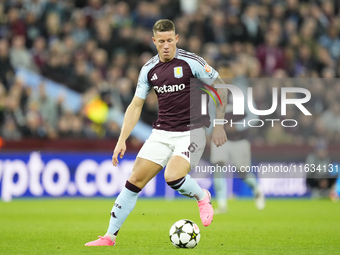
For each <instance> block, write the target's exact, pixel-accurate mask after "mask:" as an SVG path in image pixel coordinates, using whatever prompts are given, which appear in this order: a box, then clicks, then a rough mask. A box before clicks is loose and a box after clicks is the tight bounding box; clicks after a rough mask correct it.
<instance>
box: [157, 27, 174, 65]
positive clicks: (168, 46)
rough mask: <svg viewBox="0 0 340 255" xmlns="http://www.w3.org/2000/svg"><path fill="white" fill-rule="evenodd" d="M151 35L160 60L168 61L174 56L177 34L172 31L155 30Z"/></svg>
mask: <svg viewBox="0 0 340 255" xmlns="http://www.w3.org/2000/svg"><path fill="white" fill-rule="evenodd" d="M154 36H155V37H152V40H153V43H154V44H155V45H156V48H157V51H158V54H159V57H160V60H161V61H162V62H168V61H170V60H172V59H173V58H174V57H175V54H176V43H177V41H178V35H176V34H175V32H174V31H166V32H158V31H157V32H156V33H155V34H154Z"/></svg>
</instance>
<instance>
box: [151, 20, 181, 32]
mask: <svg viewBox="0 0 340 255" xmlns="http://www.w3.org/2000/svg"><path fill="white" fill-rule="evenodd" d="M152 31H153V34H154V35H155V33H156V32H167V31H174V32H175V24H174V23H173V22H172V21H171V20H168V19H160V20H159V21H157V22H156V23H155V25H153V28H152Z"/></svg>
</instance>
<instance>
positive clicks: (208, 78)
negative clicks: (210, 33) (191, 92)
mask: <svg viewBox="0 0 340 255" xmlns="http://www.w3.org/2000/svg"><path fill="white" fill-rule="evenodd" d="M187 54H190V55H192V56H193V57H196V58H199V59H200V61H201V62H202V63H204V66H202V64H201V63H200V62H199V61H198V60H195V59H192V58H188V57H185V56H178V59H182V60H184V61H185V62H187V63H188V65H189V66H190V69H191V72H192V73H193V75H194V76H195V77H196V78H198V79H200V80H201V81H203V82H204V83H206V84H208V85H211V84H213V83H214V81H215V80H216V78H217V77H218V72H217V71H216V70H215V69H214V68H212V67H211V66H209V65H208V64H207V62H206V61H205V60H204V59H203V58H201V57H199V56H197V55H195V54H193V53H189V52H187ZM205 66H208V67H210V69H211V71H210V72H207V71H206V70H205Z"/></svg>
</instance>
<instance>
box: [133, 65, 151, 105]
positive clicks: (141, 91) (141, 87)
mask: <svg viewBox="0 0 340 255" xmlns="http://www.w3.org/2000/svg"><path fill="white" fill-rule="evenodd" d="M150 90H151V86H150V84H149V81H148V70H147V68H146V67H145V66H144V67H143V68H142V70H141V71H140V73H139V77H138V83H137V88H136V92H135V95H136V96H138V97H140V98H141V99H145V98H146V96H147V95H149V93H150Z"/></svg>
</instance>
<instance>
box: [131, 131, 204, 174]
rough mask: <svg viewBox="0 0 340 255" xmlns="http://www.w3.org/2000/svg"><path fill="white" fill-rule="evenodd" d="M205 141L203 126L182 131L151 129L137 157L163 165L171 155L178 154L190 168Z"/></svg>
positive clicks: (202, 148) (194, 163) (196, 161)
mask: <svg viewBox="0 0 340 255" xmlns="http://www.w3.org/2000/svg"><path fill="white" fill-rule="evenodd" d="M205 143H206V138H205V130H204V128H198V129H194V130H191V131H183V132H180V131H179V132H171V131H164V130H158V129H153V130H152V133H151V135H150V137H149V138H148V139H147V140H146V141H145V143H144V145H143V147H142V148H141V150H140V151H139V153H138V155H137V157H139V158H144V159H148V160H150V161H152V162H155V163H156V164H159V165H161V166H162V167H164V166H166V164H167V163H168V161H169V159H170V158H171V157H172V156H180V157H182V158H184V159H186V160H187V161H188V162H189V163H190V167H191V169H192V168H194V167H195V166H196V165H197V164H198V162H199V160H200V158H201V156H202V154H203V151H204V147H205Z"/></svg>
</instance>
